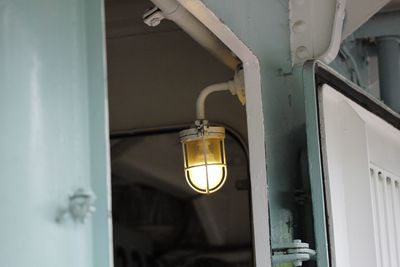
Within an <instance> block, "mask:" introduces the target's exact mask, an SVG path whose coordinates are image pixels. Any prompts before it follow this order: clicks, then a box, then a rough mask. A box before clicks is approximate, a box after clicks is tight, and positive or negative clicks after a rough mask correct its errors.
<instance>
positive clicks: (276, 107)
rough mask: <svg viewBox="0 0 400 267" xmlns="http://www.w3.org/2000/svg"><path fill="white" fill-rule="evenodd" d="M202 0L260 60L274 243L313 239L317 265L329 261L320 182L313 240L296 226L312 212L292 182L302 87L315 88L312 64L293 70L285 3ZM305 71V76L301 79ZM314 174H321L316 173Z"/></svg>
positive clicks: (300, 141)
mask: <svg viewBox="0 0 400 267" xmlns="http://www.w3.org/2000/svg"><path fill="white" fill-rule="evenodd" d="M203 2H204V3H205V4H206V5H207V6H208V7H209V9H210V10H212V11H213V12H215V14H216V15H217V16H218V17H219V18H221V20H222V21H224V22H225V23H226V24H227V26H228V27H229V28H230V29H231V30H232V31H233V32H234V33H235V34H236V35H237V36H238V37H239V38H240V39H241V40H242V41H243V42H244V43H245V44H246V45H247V46H248V47H249V48H250V49H251V50H252V51H253V52H254V54H255V55H256V56H257V57H258V59H259V61H260V67H261V86H262V94H263V109H264V126H265V133H266V136H265V146H266V159H267V166H266V168H267V179H268V190H269V198H270V200H269V203H270V223H271V243H272V247H274V246H277V245H279V244H283V243H287V242H290V241H292V240H293V239H294V238H301V239H303V241H304V242H308V243H311V246H312V247H313V248H315V247H316V249H317V263H318V266H328V265H329V263H328V253H327V238H326V228H325V218H324V203H323V198H322V191H321V190H322V187H321V186H320V183H318V182H319V181H316V183H315V184H314V186H313V187H314V189H315V190H316V191H318V192H319V194H316V195H315V198H314V199H313V207H314V212H315V214H314V230H313V229H311V232H313V231H314V232H315V243H314V240H312V239H313V234H311V235H310V234H309V233H308V234H306V233H305V232H307V230H306V231H304V229H299V228H300V226H299V225H300V224H301V222H302V221H303V220H305V221H304V224H308V227H312V221H307V220H308V219H309V218H304V217H305V216H304V215H308V216H310V214H309V213H301V212H299V210H300V209H299V208H298V206H297V203H296V198H295V190H296V184H298V182H299V181H300V180H301V179H302V178H301V168H300V165H301V164H300V155H301V153H302V151H305V150H306V148H307V141H306V125H305V106H304V103H305V97H304V90H314V84H313V73H312V71H313V70H312V68H310V69H306V70H305V71H304V73H303V68H302V66H298V67H296V68H293V69H292V66H291V62H290V47H289V44H290V42H289V14H288V12H289V8H288V2H287V1H264V0H254V1H241V0H229V1H227V0H221V1H212V0H203ZM303 74H304V76H305V77H306V78H307V79H306V80H304V81H303ZM304 86H305V87H304ZM315 151H316V150H313V151H312V152H313V153H315ZM317 152H318V151H317ZM309 156H310V158H311V157H312V156H315V157H319V155H309ZM317 164H318V162H314V164H313V165H312V166H310V171H311V173H314V174H320V172H318V170H316V169H315V168H316V167H318V166H317ZM312 177H314V179H320V178H321V176H317V175H312ZM318 186H319V187H318ZM306 202H307V201H306ZM308 205H309V206H307V207H306V209H308V210H311V203H310V202H308ZM311 217H312V216H311ZM308 238H309V240H307V239H308Z"/></svg>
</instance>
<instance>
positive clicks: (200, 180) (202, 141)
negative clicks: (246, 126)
mask: <svg viewBox="0 0 400 267" xmlns="http://www.w3.org/2000/svg"><path fill="white" fill-rule="evenodd" d="M180 139H181V142H182V148H183V155H184V167H185V176H186V181H187V182H188V184H189V185H190V187H191V188H192V189H193V190H195V191H196V192H199V193H202V194H209V193H213V192H215V191H217V190H218V189H220V188H221V187H222V185H223V184H224V183H225V180H226V176H227V168H226V158H225V146H224V139H225V129H224V128H223V127H214V126H209V125H208V122H207V121H204V120H203V121H200V120H198V121H196V127H194V128H190V129H187V130H183V131H181V132H180Z"/></svg>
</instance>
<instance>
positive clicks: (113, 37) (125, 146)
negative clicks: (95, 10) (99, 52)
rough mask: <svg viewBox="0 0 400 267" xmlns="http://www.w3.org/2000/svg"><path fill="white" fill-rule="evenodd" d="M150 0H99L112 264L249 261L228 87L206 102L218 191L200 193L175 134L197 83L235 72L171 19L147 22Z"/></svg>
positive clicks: (243, 161) (244, 194) (242, 126)
mask: <svg viewBox="0 0 400 267" xmlns="http://www.w3.org/2000/svg"><path fill="white" fill-rule="evenodd" d="M153 6H154V5H153V4H152V3H151V2H150V1H149V0H134V1H131V0H106V1H105V7H106V37H107V61H108V64H107V68H108V88H109V111H110V114H109V116H110V133H111V135H110V139H111V142H110V151H111V153H110V154H111V170H112V215H113V239H114V240H113V247H114V264H115V266H116V267H139V266H140V267H169V266H174V267H179V266H182V267H189V266H210V267H212V266H221V267H223V266H243V267H245V266H246V267H247V266H254V262H255V259H254V251H255V248H254V246H253V244H254V243H255V241H254V240H253V231H252V230H253V229H252V227H253V225H254V224H253V222H252V218H254V212H253V216H252V209H251V207H252V205H251V200H252V195H251V187H252V184H251V183H250V171H249V170H250V165H249V150H248V147H249V146H248V130H247V115H246V109H245V107H243V106H242V105H241V104H240V101H239V100H238V99H237V98H236V97H235V96H232V95H231V94H230V93H229V91H226V92H218V93H215V94H212V95H211V96H210V97H209V98H208V99H207V102H206V117H207V119H208V120H209V121H210V123H215V124H217V125H218V126H223V127H225V130H226V135H225V149H226V158H227V169H228V175H227V180H226V182H225V184H224V185H223V187H222V188H221V189H220V190H219V191H217V192H215V193H212V194H209V195H204V194H199V193H197V192H196V191H194V190H192V188H191V187H190V186H189V185H188V184H187V182H186V179H185V173H184V163H183V155H182V154H183V153H182V145H181V143H180V140H179V132H180V131H182V130H184V129H187V128H189V127H191V126H193V124H194V121H195V119H196V99H197V96H198V95H199V93H200V91H201V90H202V89H203V88H205V87H206V86H208V85H210V84H214V83H219V82H225V81H228V80H231V79H232V78H233V75H234V72H233V71H232V70H231V69H229V68H228V67H226V66H225V65H224V64H222V63H221V62H220V61H218V60H217V59H216V58H215V57H214V56H213V55H211V54H210V52H209V51H207V50H206V49H204V48H203V47H202V46H200V45H199V44H198V43H197V42H196V41H194V40H193V39H192V38H191V37H190V36H188V35H187V34H186V33H185V32H184V31H183V30H182V29H181V28H180V27H178V26H177V25H176V24H175V23H174V22H172V21H169V20H163V21H162V22H161V24H160V25H158V26H157V27H149V26H148V25H146V24H145V23H144V22H143V14H144V13H145V12H146V10H149V9H150V8H152V7H153ZM264 166H265V165H264ZM265 190H266V189H265ZM253 199H254V197H253ZM265 205H266V203H265ZM266 209H267V207H265V210H266ZM265 212H266V211H265ZM266 219H267V217H266ZM264 227H266V228H268V220H266V221H265V222H264ZM265 241H266V242H268V239H267V240H265Z"/></svg>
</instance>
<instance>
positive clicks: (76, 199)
mask: <svg viewBox="0 0 400 267" xmlns="http://www.w3.org/2000/svg"><path fill="white" fill-rule="evenodd" d="M95 201H96V196H95V194H94V193H93V192H92V191H89V190H85V189H82V188H80V189H78V190H76V191H75V192H74V193H73V194H71V195H70V196H69V197H68V205H67V207H65V208H62V209H60V210H59V212H58V214H57V216H56V222H58V223H63V222H65V221H67V220H69V219H70V220H72V221H74V222H78V223H84V222H85V221H86V219H88V218H89V217H90V216H91V215H92V213H93V212H94V211H95V210H96V208H95V205H94V204H95Z"/></svg>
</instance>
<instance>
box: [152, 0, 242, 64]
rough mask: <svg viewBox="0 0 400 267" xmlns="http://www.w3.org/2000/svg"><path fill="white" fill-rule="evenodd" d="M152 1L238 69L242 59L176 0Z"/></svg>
mask: <svg viewBox="0 0 400 267" xmlns="http://www.w3.org/2000/svg"><path fill="white" fill-rule="evenodd" d="M151 1H152V2H153V4H155V5H156V6H157V7H158V8H159V9H161V11H162V12H163V14H164V16H165V17H166V18H167V19H170V20H172V21H174V22H175V23H176V24H177V25H178V26H179V27H180V28H181V29H182V30H184V31H185V32H186V33H187V34H188V35H190V36H191V37H192V38H193V39H194V40H195V41H197V42H198V43H199V44H200V45H202V46H203V47H204V48H206V49H207V50H209V51H210V52H211V53H212V54H213V55H214V56H216V57H217V58H218V59H220V60H221V61H222V62H223V63H224V64H225V65H226V66H228V67H229V68H231V69H232V70H236V68H237V66H238V65H239V64H240V61H239V60H238V59H237V58H236V57H234V55H233V54H232V52H231V51H230V50H229V48H228V47H227V46H226V45H225V44H224V43H222V42H221V40H219V39H218V38H217V37H216V36H215V35H214V34H213V33H212V32H211V31H210V30H209V29H207V28H206V27H205V26H204V25H203V24H202V23H201V22H200V21H199V20H198V19H196V18H195V17H194V16H193V15H192V14H191V13H189V12H188V11H187V10H186V9H185V8H184V7H183V6H181V5H180V4H179V3H178V2H177V1H176V0H151Z"/></svg>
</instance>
